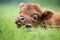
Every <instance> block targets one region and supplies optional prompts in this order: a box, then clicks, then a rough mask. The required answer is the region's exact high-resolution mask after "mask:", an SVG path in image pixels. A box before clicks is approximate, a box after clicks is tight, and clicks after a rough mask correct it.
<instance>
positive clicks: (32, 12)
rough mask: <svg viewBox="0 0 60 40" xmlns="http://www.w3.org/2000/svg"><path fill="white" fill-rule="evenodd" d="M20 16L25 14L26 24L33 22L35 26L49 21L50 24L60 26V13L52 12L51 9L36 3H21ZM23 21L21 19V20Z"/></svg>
mask: <svg viewBox="0 0 60 40" xmlns="http://www.w3.org/2000/svg"><path fill="white" fill-rule="evenodd" d="M19 8H20V11H19V13H20V14H19V17H20V16H23V17H24V18H25V19H26V20H25V21H24V22H23V23H25V24H32V25H33V26H34V27H36V26H38V25H39V24H41V23H43V22H44V23H45V22H46V23H48V24H49V25H58V26H56V27H59V26H60V14H58V13H56V12H52V11H51V10H47V9H46V10H44V9H43V8H41V6H40V5H39V4H34V3H26V4H25V3H20V5H19ZM19 21H21V20H19Z"/></svg>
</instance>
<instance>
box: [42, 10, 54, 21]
mask: <svg viewBox="0 0 60 40" xmlns="http://www.w3.org/2000/svg"><path fill="white" fill-rule="evenodd" d="M52 16H53V12H52V11H49V10H46V11H44V12H43V13H42V16H41V20H47V19H50V18H51V17H52Z"/></svg>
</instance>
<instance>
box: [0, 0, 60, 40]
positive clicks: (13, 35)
mask: <svg viewBox="0 0 60 40" xmlns="http://www.w3.org/2000/svg"><path fill="white" fill-rule="evenodd" d="M21 2H25V3H27V2H32V3H39V4H40V5H41V7H42V8H47V9H51V10H54V11H55V12H60V0H0V40H60V30H58V31H57V30H56V29H44V28H34V29H33V30H27V29H25V28H24V26H22V28H20V29H17V28H16V24H15V20H16V18H17V16H18V15H19V14H18V12H19V3H21Z"/></svg>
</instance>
